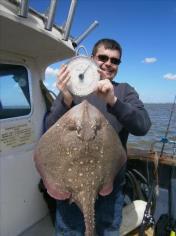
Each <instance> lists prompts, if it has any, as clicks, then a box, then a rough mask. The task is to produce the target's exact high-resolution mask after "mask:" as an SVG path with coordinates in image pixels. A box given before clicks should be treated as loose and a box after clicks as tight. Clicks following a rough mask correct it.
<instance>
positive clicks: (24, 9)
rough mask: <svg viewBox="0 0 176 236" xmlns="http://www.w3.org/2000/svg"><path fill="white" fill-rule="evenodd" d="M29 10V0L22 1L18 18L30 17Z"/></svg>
mask: <svg viewBox="0 0 176 236" xmlns="http://www.w3.org/2000/svg"><path fill="white" fill-rule="evenodd" d="M28 8H29V5H28V0H21V1H20V6H19V13H18V16H21V17H24V18H27V16H28Z"/></svg>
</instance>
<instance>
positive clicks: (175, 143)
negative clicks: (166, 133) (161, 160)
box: [150, 137, 176, 157]
mask: <svg viewBox="0 0 176 236" xmlns="http://www.w3.org/2000/svg"><path fill="white" fill-rule="evenodd" d="M159 143H160V144H163V145H165V144H169V145H172V147H171V148H172V151H173V152H172V153H173V157H175V156H176V140H172V139H168V138H166V137H162V138H161V139H160V140H156V141H154V142H153V143H152V144H151V147H150V151H151V152H153V151H154V147H155V145H156V144H159ZM160 156H162V153H161V155H160Z"/></svg>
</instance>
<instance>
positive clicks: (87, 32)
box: [73, 20, 99, 46]
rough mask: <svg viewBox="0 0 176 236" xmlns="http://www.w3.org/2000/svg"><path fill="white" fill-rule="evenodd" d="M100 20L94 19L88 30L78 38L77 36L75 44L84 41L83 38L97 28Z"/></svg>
mask: <svg viewBox="0 0 176 236" xmlns="http://www.w3.org/2000/svg"><path fill="white" fill-rule="evenodd" d="M98 24H99V23H98V21H96V20H95V21H94V22H93V23H92V24H91V25H90V26H89V27H88V28H87V30H85V31H84V33H82V34H81V35H80V36H79V37H78V38H76V39H75V40H74V42H73V43H74V45H75V46H77V45H78V44H80V42H82V41H83V39H84V38H85V37H86V36H87V35H88V34H89V33H90V32H91V31H92V30H93V29H94V28H95V27H97V26H98Z"/></svg>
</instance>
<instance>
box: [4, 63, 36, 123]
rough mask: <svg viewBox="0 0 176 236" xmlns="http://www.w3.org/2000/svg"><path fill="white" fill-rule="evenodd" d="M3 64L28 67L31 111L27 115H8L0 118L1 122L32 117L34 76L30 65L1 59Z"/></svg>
mask: <svg viewBox="0 0 176 236" xmlns="http://www.w3.org/2000/svg"><path fill="white" fill-rule="evenodd" d="M0 64H1V65H12V66H22V67H24V68H25V69H26V72H27V78H26V79H27V82H28V88H29V100H30V112H29V113H28V114H25V115H16V116H13V117H6V118H0V122H1V121H4V120H14V119H15V120H17V119H23V118H29V117H31V114H32V112H33V102H32V79H31V78H32V77H31V72H30V69H29V67H28V66H27V65H26V64H23V63H18V62H13V63H12V62H4V61H1V60H0Z"/></svg>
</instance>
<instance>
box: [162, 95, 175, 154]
mask: <svg viewBox="0 0 176 236" xmlns="http://www.w3.org/2000/svg"><path fill="white" fill-rule="evenodd" d="M175 103H176V95H175V98H174V102H173V104H172V108H171V113H170V117H169V122H168V125H167V129H166V132H165V136H164V138H163V139H162V142H163V145H162V148H161V153H160V157H162V155H163V151H164V147H165V144H166V143H167V135H168V133H169V128H170V123H171V120H172V115H173V113H174V107H175Z"/></svg>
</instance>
